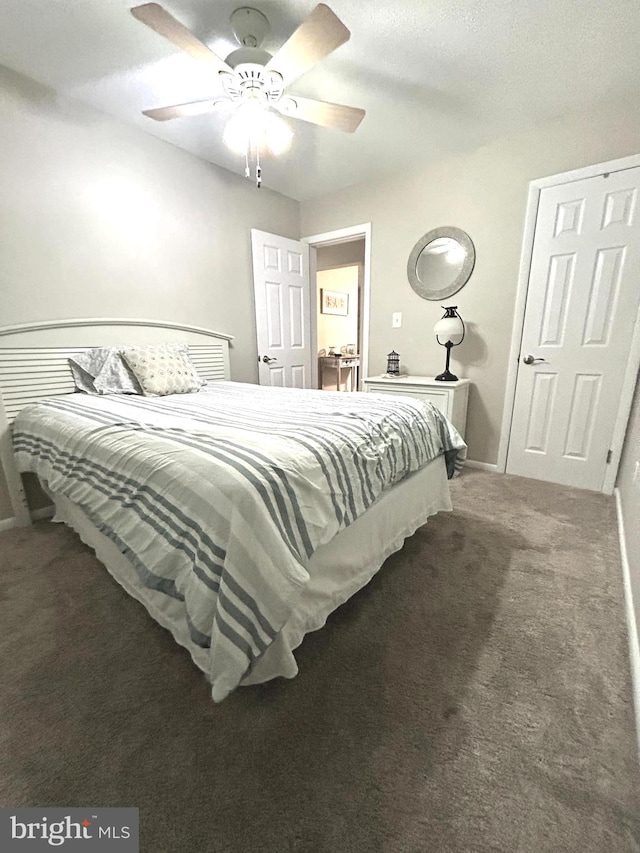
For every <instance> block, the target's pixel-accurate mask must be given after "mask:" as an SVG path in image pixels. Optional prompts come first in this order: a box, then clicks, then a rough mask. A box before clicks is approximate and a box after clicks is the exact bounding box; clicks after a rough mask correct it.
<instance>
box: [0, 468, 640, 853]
mask: <svg viewBox="0 0 640 853" xmlns="http://www.w3.org/2000/svg"><path fill="white" fill-rule="evenodd" d="M452 489H453V499H454V506H455V509H454V512H453V513H442V514H440V515H438V516H437V517H435V518H433V519H431V520H430V521H429V523H428V524H427V525H425V527H423V528H421V529H420V530H419V531H418V532H417V533H416V534H415V535H414V536H413V537H412V538H411V539H410V540H408V541H407V542H406V543H405V547H404V549H403V550H402V551H401V552H399V553H398V554H396V555H394V556H393V557H391V558H390V559H389V560H388V561H387V563H386V564H385V566H384V567H383V569H382V570H381V571H380V572H379V574H378V575H377V576H376V578H374V580H373V581H372V582H371V583H370V584H369V585H368V586H367V587H366V588H365V589H364V590H362V591H361V592H360V593H359V594H358V595H356V596H355V597H354V598H353V599H351V600H350V601H349V602H348V603H347V604H346V605H344V606H343V607H342V608H340V609H339V610H338V611H337V612H336V613H335V614H333V616H332V617H331V618H330V620H329V622H328V624H327V625H326V626H325V628H324V629H323V630H321V631H318V632H316V633H314V634H312V635H309V636H308V637H307V638H306V639H305V641H304V643H303V645H302V647H301V648H300V649H299V650H298V653H297V658H298V662H299V666H300V674H299V675H298V677H297V678H295V679H293V680H292V681H284V680H277V681H275V682H272V683H270V684H267V685H262V686H258V687H252V688H242V689H240V690H238V691H236V692H235V693H234V694H232V695H231V696H230V697H229V698H228V699H227V700H226V701H225V702H223V703H221V704H220V705H215V704H213V702H212V701H211V700H210V698H209V694H208V690H207V686H206V684H205V681H204V677H203V676H202V675H201V673H200V672H199V671H198V670H197V669H196V668H195V667H194V666H193V664H192V663H191V660H190V658H189V657H188V655H187V653H186V652H184V651H183V650H182V649H180V648H179V647H177V646H176V645H175V644H174V642H173V640H172V639H171V637H170V635H169V634H168V633H167V632H165V631H164V630H163V629H161V628H160V627H158V626H157V625H155V624H154V623H153V622H152V621H151V620H150V618H149V617H148V616H147V614H146V612H145V611H144V610H143V609H142V607H141V606H140V605H139V604H138V603H137V602H135V601H133V600H132V599H130V598H129V597H128V596H127V595H126V594H125V593H124V592H123V591H122V590H121V588H120V587H119V586H118V585H117V584H116V583H115V582H114V581H113V580H111V579H110V577H109V576H108V575H107V574H106V572H105V570H104V569H103V568H102V567H101V566H100V565H99V563H98V562H97V561H96V559H95V557H94V556H93V554H92V552H91V551H90V550H89V549H88V548H86V547H85V546H84V545H82V544H81V543H80V542H79V540H78V539H77V538H76V537H75V535H74V534H73V533H71V532H70V531H69V530H67V529H65V528H64V527H62V526H61V525H53V524H50V523H48V522H39V523H37V524H36V525H34V527H33V528H31V529H26V530H12V531H8V532H6V533H3V534H2V535H0V563H1V571H0V584H1V586H0V649H1V651H0V685H1V687H0V721H1V722H0V803H1V804H2V805H11V806H16V807H17V806H30V805H32V806H46V805H56V806H67V807H71V806H137V807H138V808H139V809H140V825H141V850H142V851H145V853H165V851H166V853H168V851H177V853H200V851H203V852H204V853H208V852H209V851H211V853H251V851H257V853H288V851H304V853H352V851H353V853H396V851H397V853H422V851H433V853H448V851H451V853H462V852H463V851H464V853H467V851H469V853H476V851H477V853H485V851H486V853H489V851H492V853H547V851H548V852H549V853H552V851H553V852H554V853H555V851H558V853H560V851H562V853H573V851H575V853H578V851H579V853H617V851H625V853H626V851H638V850H640V810H639V806H640V784H639V783H640V771H639V765H638V754H637V749H636V742H635V734H634V722H633V710H632V700H631V686H630V676H629V666H628V651H627V638H626V628H625V622H624V605H623V596H622V582H621V571H620V561H619V553H618V545H617V532H616V523H615V507H614V504H613V501H612V499H610V498H606V497H604V496H602V495H599V494H595V493H589V492H583V491H577V490H572V489H568V488H565V487H561V486H555V485H551V484H545V483H538V482H535V481H532V480H524V479H521V478H516V477H509V476H500V475H496V474H490V473H486V472H482V471H477V470H469V471H466V472H465V473H464V474H463V476H462V477H461V478H459V479H458V480H456V481H455V482H454V483H453V484H452Z"/></svg>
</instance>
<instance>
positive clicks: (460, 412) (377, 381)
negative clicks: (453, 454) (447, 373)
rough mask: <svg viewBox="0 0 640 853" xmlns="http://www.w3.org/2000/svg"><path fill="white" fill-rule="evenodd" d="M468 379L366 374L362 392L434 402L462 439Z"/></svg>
mask: <svg viewBox="0 0 640 853" xmlns="http://www.w3.org/2000/svg"><path fill="white" fill-rule="evenodd" d="M470 384H471V381H470V380H469V379H458V381H457V382H438V381H437V380H436V379H434V378H433V376H400V377H398V379H388V378H386V377H383V376H367V378H366V379H363V380H362V385H363V388H364V390H365V391H369V392H373V393H375V394H403V395H404V396H405V397H415V398H416V399H418V400H426V401H427V402H429V403H433V405H434V406H435V407H436V409H439V410H440V411H441V412H442V414H443V415H445V416H446V417H447V418H448V419H449V420H450V421H451V423H452V424H453V425H454V427H455V428H456V429H457V430H458V432H459V433H460V435H461V436H462V438H464V430H465V425H466V421H467V401H468V399H469V385H470Z"/></svg>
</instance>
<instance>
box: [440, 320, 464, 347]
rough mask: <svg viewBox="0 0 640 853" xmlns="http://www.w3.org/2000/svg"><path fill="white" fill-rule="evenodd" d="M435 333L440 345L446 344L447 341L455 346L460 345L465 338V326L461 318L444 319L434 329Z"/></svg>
mask: <svg viewBox="0 0 640 853" xmlns="http://www.w3.org/2000/svg"><path fill="white" fill-rule="evenodd" d="M433 331H434V332H435V333H436V335H437V336H438V338H439V339H440V343H442V344H446V342H447V341H451V343H452V344H453V345H454V346H455V345H456V344H459V343H460V341H461V340H462V338H463V337H464V326H463V325H462V320H461V319H460V317H443V318H442V319H441V320H438V322H437V323H436V324H435V326H434V327H433Z"/></svg>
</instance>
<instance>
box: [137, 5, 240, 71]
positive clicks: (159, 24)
mask: <svg viewBox="0 0 640 853" xmlns="http://www.w3.org/2000/svg"><path fill="white" fill-rule="evenodd" d="M131 14H132V15H133V17H134V18H137V19H138V20H139V21H142V23H143V24H146V25H147V26H148V27H149V28H150V29H152V30H153V31H154V32H156V33H158V35H161V36H164V38H166V39H167V40H168V41H170V42H171V44H175V46H176V47H179V48H180V49H181V50H184V51H186V52H187V53H188V54H189V55H190V56H192V57H193V58H194V59H198V60H200V61H201V62H207V63H208V64H209V65H212V66H213V67H214V69H215V70H216V71H227V72H231V70H232V69H231V67H230V66H229V65H227V63H226V62H224V61H223V60H222V59H220V57H219V56H216V54H215V53H214V52H213V51H212V50H209V48H208V47H207V46H206V44H204V42H201V41H200V39H198V38H196V37H195V36H194V35H193V33H192V32H191V30H188V29H187V28H186V27H185V26H184V25H183V24H181V23H180V22H179V21H176V19H175V18H174V17H173V16H172V15H170V14H169V13H168V12H167V11H166V10H165V9H163V8H162V6H160V5H159V4H158V3H145V4H144V5H142V6H134V7H133V9H131Z"/></svg>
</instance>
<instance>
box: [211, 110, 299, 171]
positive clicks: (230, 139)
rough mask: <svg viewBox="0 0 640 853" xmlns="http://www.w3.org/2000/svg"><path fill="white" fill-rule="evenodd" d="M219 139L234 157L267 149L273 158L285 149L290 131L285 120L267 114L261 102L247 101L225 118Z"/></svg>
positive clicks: (290, 134) (286, 148)
mask: <svg viewBox="0 0 640 853" xmlns="http://www.w3.org/2000/svg"><path fill="white" fill-rule="evenodd" d="M222 139H223V142H224V143H225V145H227V147H229V148H230V149H231V150H232V151H235V152H236V153H237V154H246V153H247V151H248V150H251V149H255V150H256V151H259V150H260V149H263V150H264V149H265V148H268V149H269V151H270V152H271V153H272V154H273V155H274V156H276V157H277V156H278V155H280V154H284V152H285V151H287V150H288V148H289V146H290V145H291V141H292V139H293V131H292V130H291V128H290V127H289V125H288V124H287V123H286V121H284V120H283V119H281V118H279V117H278V116H276V115H274V113H272V112H270V111H269V110H268V109H267V108H266V107H265V106H264V104H263V103H262V102H261V101H259V100H258V99H253V98H251V99H249V100H247V101H245V103H243V104H241V105H240V106H239V107H238V110H237V112H236V114H235V115H234V116H233V117H232V118H230V119H229V121H228V122H227V124H226V126H225V129H224V133H223V135H222Z"/></svg>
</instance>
